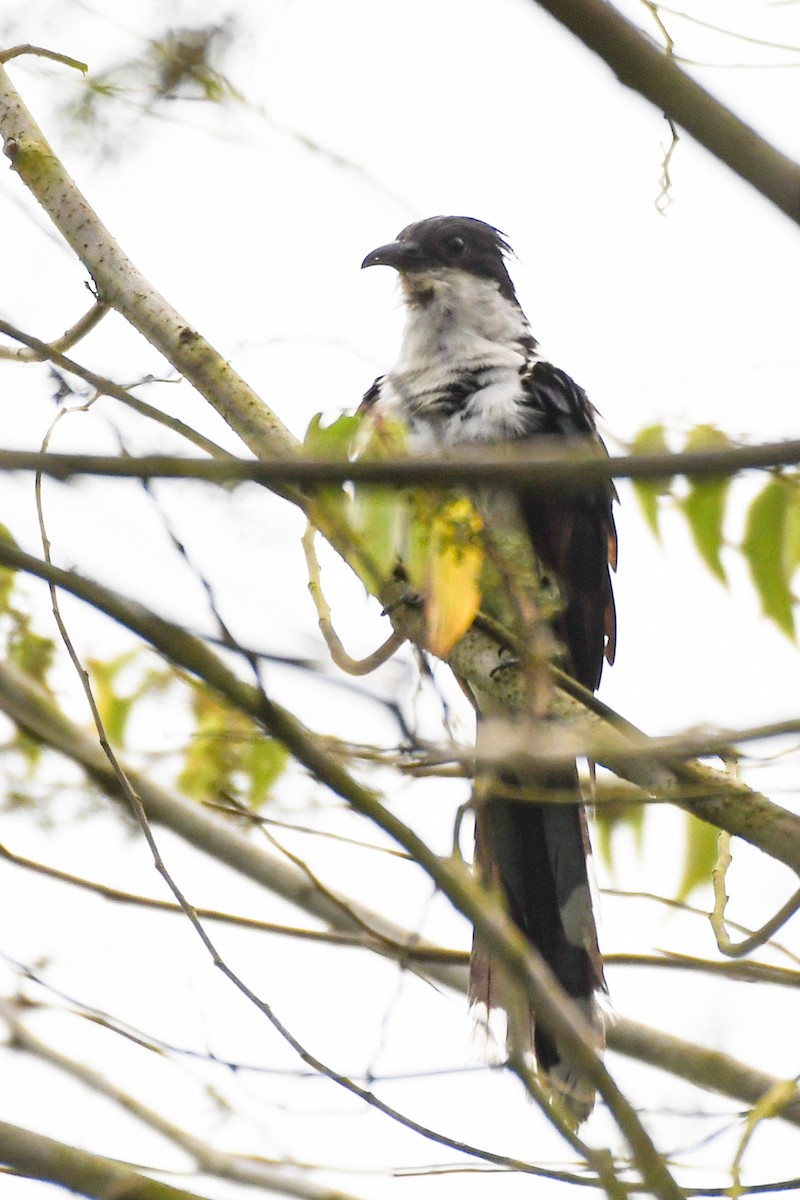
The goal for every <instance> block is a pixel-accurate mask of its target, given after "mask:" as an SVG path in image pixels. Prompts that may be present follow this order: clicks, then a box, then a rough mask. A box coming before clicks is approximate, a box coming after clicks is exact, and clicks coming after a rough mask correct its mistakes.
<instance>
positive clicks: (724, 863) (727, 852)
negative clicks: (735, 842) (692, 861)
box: [708, 830, 800, 958]
mask: <svg viewBox="0 0 800 1200" xmlns="http://www.w3.org/2000/svg"><path fill="white" fill-rule="evenodd" d="M732 861H733V859H732V856H731V836H730V834H729V833H726V832H725V831H724V830H723V831H722V832H721V833H720V835H719V838H718V839H717V862H716V866H715V867H714V870H713V871H712V881H713V885H714V909H713V912H710V913H709V914H708V917H709V920H710V922H711V928H712V929H713V930H714V937H715V939H716V942H717V947H718V948H719V951H720V953H721V954H725V955H727V957H728V958H743V957H744V956H745V955H746V954H749V953H750V952H751V950H755V949H756V948H757V947H758V946H763V944H764V942H768V941H769V940H770V938H771V937H772V936H773V934H776V933H777V932H778V930H779V929H780V928H781V927H782V926H783V925H785V924H786V922H787V921H788V920H789V919H790V918H791V917H793V916H794V914H795V913H796V912H797V911H798V909H800V889H798V891H796V892H795V894H794V895H793V896H792V897H791V899H789V900H787V901H786V903H785V904H784V905H783V906H782V907H781V908H780V909H779V910H778V911H777V912H776V913H775V915H774V916H773V917H770V919H769V920H768V921H766V922H765V923H764V924H763V925H762V926H761V928H760V929H757V930H756V931H755V933H751V934H750V936H749V937H746V938H744V939H743V941H741V942H733V941H731V938H730V935H729V933H728V931H727V929H726V928H725V908H726V906H727V903H728V896H727V893H726V891H725V878H726V876H727V873H728V868H729V867H730V865H731V862H732Z"/></svg>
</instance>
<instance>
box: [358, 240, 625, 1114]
mask: <svg viewBox="0 0 800 1200" xmlns="http://www.w3.org/2000/svg"><path fill="white" fill-rule="evenodd" d="M510 252H511V251H510V247H509V245H508V243H507V242H506V240H505V238H504V236H503V235H502V234H501V233H500V232H499V231H498V230H497V229H495V228H493V227H492V226H491V225H487V224H485V223H484V222H483V221H479V220H476V219H474V218H472V217H431V218H430V219H428V220H425V221H418V222H416V223H415V224H413V225H409V226H408V227H407V228H406V229H404V230H403V231H402V232H401V233H400V234H399V235H398V237H397V240H396V241H393V242H390V243H389V244H388V245H385V246H380V247H378V249H377V250H373V251H371V253H370V254H368V255H367V257H366V258H365V259H364V261H363V263H362V266H363V267H372V266H381V265H383V266H389V267H393V268H394V269H395V270H396V271H397V272H398V274H399V279H400V286H401V290H402V297H403V300H404V303H405V308H406V325H405V331H404V334H403V340H402V344H401V347H400V354H399V357H398V359H397V362H396V363H395V365H394V367H393V368H392V369H391V370H390V371H389V372H387V374H385V375H382V376H380V377H379V378H378V379H377V380H376V381H375V383H374V384H373V385H372V387H371V388H370V390H369V391H368V392H367V394H366V396H365V397H364V401H363V403H362V406H361V408H362V411H363V412H365V413H366V414H368V419H369V417H372V418H378V419H383V418H394V419H400V420H401V421H403V422H404V423H405V424H406V426H407V427H408V429H409V431H410V432H409V436H410V443H411V447H412V449H414V450H415V451H419V452H422V451H425V450H434V451H435V450H436V449H437V448H440V449H441V448H450V447H453V446H456V445H458V444H461V443H473V444H474V443H493V442H494V443H497V442H507V441H519V440H533V439H536V438H542V437H547V438H554V437H555V438H572V439H575V438H580V439H583V440H584V441H585V440H586V439H587V438H588V439H591V440H592V441H594V442H596V443H597V444H598V445H599V446H600V447H602V441H601V440H600V437H599V435H598V433H597V429H596V425H595V410H594V408H593V407H592V405H591V404H590V402H589V400H588V399H587V397H586V394H585V392H584V391H583V390H582V389H581V388H580V387H578V385H577V384H576V383H574V382H573V380H572V379H570V377H569V376H568V375H566V374H565V373H564V372H563V371H561V370H559V369H558V368H557V367H554V366H553V365H552V364H551V363H549V362H546V361H545V360H544V359H543V358H542V357H541V356H540V354H539V352H538V345H537V342H536V340H535V338H534V337H533V335H532V333H531V329H530V326H529V324H528V321H527V319H526V317H525V314H524V313H523V311H522V309H521V307H520V305H519V302H518V300H517V297H516V293H515V290H514V285H513V283H512V281H511V278H510V276H509V273H508V270H507V267H506V257H507V256H508V255H509V254H510ZM603 449H604V448H603ZM613 499H614V490H613V485H611V484H610V483H609V484H608V485H600V486H595V487H592V488H587V489H585V490H581V491H575V492H572V493H562V494H559V495H556V494H554V493H552V492H550V493H542V492H540V491H537V490H536V489H535V488H533V487H531V488H530V489H528V490H522V491H520V492H518V493H517V496H516V500H517V504H518V507H519V511H520V513H521V516H522V518H523V520H524V523H525V526H526V528H527V531H528V534H529V536H530V539H531V542H532V545H533V549H534V552H535V554H536V556H537V558H538V560H539V561H540V563H541V564H542V565H543V567H544V569H545V570H546V571H547V572H550V573H552V574H553V575H554V576H555V578H556V580H557V582H558V586H559V591H560V595H561V602H562V608H561V612H560V615H559V616H558V617H557V619H556V620H555V622H554V633H555V635H556V637H557V639H558V640H559V641H560V643H561V645H562V649H563V654H564V659H563V661H564V662H565V664H566V668H567V670H568V671H569V672H570V674H571V675H572V676H573V677H574V678H575V679H577V680H578V681H579V682H580V683H582V684H583V685H584V686H585V687H587V688H589V689H591V690H592V691H594V690H595V689H596V688H597V686H598V684H599V682H600V676H601V673H602V668H603V661H604V659H605V660H607V661H608V662H609V663H610V662H613V659H614V648H615V638H616V619H615V611H614V599H613V593H612V588H611V577H610V572H609V568H615V567H616V531H615V527H614V520H613V516H612V511H611V506H612V501H613ZM482 515H483V517H484V520H486V521H487V522H488V521H490V520H491V512H490V511H489V512H488V513H487V512H483V513H482ZM479 716H480V714H479ZM537 783H538V784H540V785H541V786H542V787H543V788H545V787H546V788H551V789H553V788H557V789H558V790H559V791H563V790H564V789H569V790H570V791H572V792H574V794H575V795H576V803H575V804H554V803H535V802H533V803H531V802H528V801H520V800H516V801H515V800H511V799H504V798H502V796H500V797H494V796H493V798H492V800H491V802H490V803H488V804H487V805H483V806H481V808H480V811H479V812H478V813H477V814H476V847H475V862H476V867H477V869H478V871H479V872H480V874H481V876H482V878H484V879H485V880H487V881H492V882H494V883H496V884H499V886H500V888H501V891H502V894H503V895H504V897H505V901H506V904H507V907H508V911H509V914H510V915H511V917H512V919H513V920H514V922H515V923H516V924H517V926H518V927H519V928H520V929H521V930H522V931H523V933H524V934H525V936H526V937H527V938H528V939H529V940H530V942H531V943H532V944H533V945H534V946H535V947H536V948H537V950H538V951H539V953H540V954H541V955H542V956H543V957H544V959H545V961H546V962H547V963H548V965H549V967H550V969H551V970H552V972H553V973H554V975H555V977H556V979H557V980H558V982H559V983H560V984H561V986H562V988H563V989H564V991H565V992H566V993H567V994H568V995H569V996H570V997H571V998H572V999H573V1000H574V1001H575V1002H576V1003H577V1004H578V1005H579V1007H580V1008H581V1009H582V1011H583V1014H584V1016H585V1017H586V1018H587V1019H588V1020H589V1022H590V1024H591V1026H592V1028H593V1029H594V1030H595V1033H596V1040H597V1043H598V1045H599V1046H601V1045H602V1043H603V1022H602V1014H601V1011H600V1009H599V1007H598V1005H597V996H598V993H599V992H601V991H603V990H604V988H605V982H604V976H603V966H602V959H601V956H600V952H599V949H598V944H597V933H596V928H595V922H594V915H593V911H592V900H591V893H590V888H589V878H588V866H587V855H588V853H589V841H588V834H587V824H586V814H585V811H584V808H583V805H582V802H581V801H580V792H579V790H578V778H577V770H576V768H575V767H574V766H573V767H570V768H568V769H567V770H566V771H564V770H561V771H560V772H559V773H557V774H553V773H551V774H550V775H548V776H547V778H540V777H538V778H537ZM494 974H495V975H496V972H495V973H494ZM499 990H500V989H499V987H498V982H497V980H496V979H495V978H493V968H492V963H491V959H490V957H489V956H488V955H487V954H486V953H484V951H483V949H482V948H481V947H480V946H479V945H475V946H473V956H472V971H471V981H470V1000H471V1002H472V1003H473V1004H476V1005H481V1006H485V1012H486V1014H487V1015H488V1014H489V1013H490V1012H491V1010H492V1008H493V1007H496V1006H499V1007H502V996H501V995H498V992H499ZM531 1018H532V1021H533V1027H534V1033H533V1046H534V1049H535V1054H536V1058H537V1062H538V1066H539V1068H540V1070H542V1071H543V1072H545V1073H546V1074H547V1076H548V1077H549V1079H550V1081H551V1085H552V1086H553V1087H554V1088H555V1089H557V1090H558V1091H559V1092H560V1093H561V1095H562V1097H563V1099H564V1100H565V1102H566V1103H567V1104H568V1106H570V1107H571V1108H572V1111H573V1112H574V1114H575V1115H576V1117H577V1118H578V1119H579V1120H580V1119H583V1118H584V1117H585V1116H587V1115H588V1113H589V1112H590V1111H591V1108H592V1105H593V1101H594V1096H593V1091H592V1089H591V1087H590V1085H589V1084H588V1082H587V1081H586V1080H584V1079H582V1078H581V1077H580V1076H579V1074H578V1073H577V1072H576V1071H574V1070H573V1069H572V1068H571V1067H570V1064H569V1061H568V1056H567V1055H566V1054H565V1053H563V1052H562V1050H561V1048H560V1047H559V1045H558V1044H557V1043H556V1042H554V1041H553V1040H552V1039H551V1038H550V1037H549V1036H547V1034H545V1033H544V1031H542V1030H540V1029H538V1028H537V1027H536V1025H535V1013H532V1014H531Z"/></svg>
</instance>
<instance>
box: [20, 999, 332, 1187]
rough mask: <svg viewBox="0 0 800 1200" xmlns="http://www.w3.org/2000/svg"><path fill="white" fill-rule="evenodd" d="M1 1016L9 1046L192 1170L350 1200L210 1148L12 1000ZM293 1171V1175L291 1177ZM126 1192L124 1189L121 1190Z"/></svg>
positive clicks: (280, 1169)
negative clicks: (176, 1149) (91, 1096)
mask: <svg viewBox="0 0 800 1200" xmlns="http://www.w3.org/2000/svg"><path fill="white" fill-rule="evenodd" d="M0 1017H2V1019H3V1020H4V1021H5V1023H6V1025H7V1026H8V1028H9V1032H10V1035H11V1045H12V1047H13V1049H14V1050H22V1051H24V1052H25V1053H27V1054H30V1055H32V1056H33V1057H35V1058H38V1059H41V1060H42V1062H46V1063H49V1064H50V1065H51V1066H53V1067H56V1069H57V1070H59V1071H61V1072H63V1073H64V1074H66V1075H69V1076H71V1077H72V1078H73V1079H77V1080H78V1081H79V1082H80V1083H82V1084H83V1085H84V1086H85V1087H87V1088H89V1089H90V1090H91V1091H92V1092H94V1093H95V1094H96V1095H100V1096H105V1097H106V1098H107V1099H109V1100H111V1101H113V1102H114V1104H116V1105H118V1107H120V1108H122V1109H124V1110H125V1112H128V1113H130V1114H131V1116H133V1117H136V1119H137V1120H139V1121H141V1122H142V1123H143V1124H144V1125H147V1126H149V1127H150V1128H151V1129H155V1130H156V1131H157V1132H158V1133H160V1134H161V1135H162V1136H163V1137H165V1138H167V1139H168V1140H169V1141H171V1142H172V1143H173V1144H174V1145H176V1146H180V1148H181V1149H182V1150H185V1151H186V1153H187V1154H189V1155H190V1156H191V1158H192V1159H193V1160H194V1164H195V1169H196V1170H197V1171H198V1172H200V1173H202V1174H208V1175H214V1176H216V1177H217V1178H218V1179H229V1180H232V1181H234V1182H236V1183H244V1184H247V1185H249V1186H251V1187H260V1188H266V1189H267V1190H268V1191H272V1192H280V1193H282V1194H283V1195H286V1196H296V1197H298V1198H299V1200H354V1198H353V1197H352V1196H349V1195H348V1194H347V1193H345V1192H338V1191H334V1190H333V1189H331V1188H330V1187H328V1186H326V1185H325V1184H318V1183H314V1181H313V1180H311V1179H308V1178H297V1177H296V1176H297V1172H296V1170H293V1168H292V1166H291V1164H288V1163H287V1164H286V1165H284V1166H281V1164H279V1163H271V1162H269V1161H268V1160H265V1159H263V1158H261V1157H259V1158H254V1157H252V1156H251V1155H248V1154H237V1153H233V1152H231V1153H227V1154H226V1153H224V1152H222V1151H219V1150H214V1149H213V1148H212V1147H211V1146H209V1144H208V1141H207V1140H206V1139H205V1138H199V1137H195V1136H194V1135H193V1134H191V1133H189V1131H188V1130H186V1129H183V1128H182V1127H181V1126H179V1125H176V1124H175V1123H174V1121H170V1120H168V1119H167V1118H166V1117H164V1116H162V1114H161V1113H159V1112H156V1110H155V1109H152V1108H150V1107H149V1105H146V1104H143V1103H142V1102H141V1101H140V1100H137V1099H136V1097H135V1096H132V1095H131V1094H130V1093H129V1092H126V1091H125V1090H124V1089H123V1088H120V1087H118V1086H117V1085H116V1084H115V1083H113V1082H112V1081H111V1080H110V1079H109V1078H108V1077H107V1076H105V1075H103V1074H102V1072H100V1071H95V1070H93V1069H92V1068H91V1067H88V1066H87V1065H86V1064H85V1063H82V1062H79V1061H78V1060H77V1059H74V1058H70V1057H69V1056H68V1055H66V1054H62V1053H61V1052H60V1051H59V1050H56V1049H55V1048H54V1047H53V1046H49V1045H48V1044H47V1043H46V1042H43V1041H42V1040H41V1039H40V1038H37V1037H36V1036H35V1035H34V1034H33V1033H31V1031H30V1030H29V1029H28V1027H27V1025H26V1024H25V1022H24V1021H22V1020H20V1018H19V1015H18V1014H17V1012H16V1011H15V1007H14V1005H13V1004H10V1003H9V1002H7V1001H2V1000H0ZM293 1176H294V1177H293ZM125 1195H126V1196H127V1195H128V1193H127V1192H126V1193H125Z"/></svg>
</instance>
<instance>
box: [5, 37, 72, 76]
mask: <svg viewBox="0 0 800 1200" xmlns="http://www.w3.org/2000/svg"><path fill="white" fill-rule="evenodd" d="M23 54H32V55H34V56H35V57H36V58H49V59H51V60H52V61H53V62H57V63H63V64H64V66H65V67H73V68H74V69H75V70H76V71H80V72H81V74H82V75H85V74H86V73H87V71H88V70H89V67H88V66H87V64H86V63H85V62H81V61H80V60H79V59H77V58H70V57H69V56H68V55H66V54H59V53H58V51H57V50H45V48H44V46H33V45H31V43H30V42H25V44H24V45H21V46H11V47H10V48H9V49H8V50H3V51H0V63H3V64H5V63H7V62H11V60H12V58H20V57H21V56H22V55H23Z"/></svg>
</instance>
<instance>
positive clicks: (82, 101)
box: [63, 16, 243, 154]
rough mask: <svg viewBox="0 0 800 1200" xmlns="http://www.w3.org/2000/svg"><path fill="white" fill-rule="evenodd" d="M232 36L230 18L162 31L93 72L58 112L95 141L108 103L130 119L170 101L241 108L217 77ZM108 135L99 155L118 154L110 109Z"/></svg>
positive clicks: (117, 136) (228, 84) (238, 96)
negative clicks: (121, 106) (124, 108)
mask: <svg viewBox="0 0 800 1200" xmlns="http://www.w3.org/2000/svg"><path fill="white" fill-rule="evenodd" d="M236 33H237V26H236V22H235V19H234V18H233V17H231V16H228V17H226V18H225V20H223V21H221V22H219V23H218V24H216V25H199V26H183V27H179V28H174V29H171V28H170V29H166V30H165V31H164V32H163V33H161V34H159V35H157V36H154V37H152V38H149V39H147V40H146V41H145V42H144V44H143V49H142V52H141V53H140V54H138V55H136V56H135V57H133V58H130V59H126V60H124V61H122V62H119V63H116V64H115V65H113V66H111V67H108V68H106V69H105V70H102V71H98V72H90V73H89V74H88V75H87V76H86V78H85V79H84V80H82V81H81V82H80V83H79V85H78V86H79V92H78V96H77V98H76V99H74V100H73V101H72V102H71V103H70V104H68V105H66V106H65V108H64V110H63V115H64V116H65V118H66V120H67V123H68V126H69V127H70V128H71V129H72V130H73V132H74V131H76V130H84V131H91V132H92V134H93V136H95V137H97V136H98V135H99V133H100V131H101V129H102V128H103V127H104V123H105V121H106V119H107V109H108V108H109V102H112V101H124V102H125V103H126V104H128V105H129V106H131V107H132V108H133V110H134V111H135V114H136V115H145V114H148V115H149V114H152V113H153V112H154V111H156V109H157V108H159V107H160V106H163V104H164V103H167V102H170V101H174V100H189V101H204V102H207V103H210V104H224V103H226V102H228V101H231V100H233V101H236V102H237V103H241V102H242V101H243V96H242V94H241V93H240V92H239V90H238V89H237V88H236V87H235V86H234V84H233V83H232V82H231V80H230V78H229V77H228V76H227V75H226V74H225V73H224V72H223V70H222V63H223V61H224V58H225V55H226V52H227V50H228V49H229V47H230V46H231V44H232V42H233V40H234V38H235V36H236ZM111 119H112V120H113V130H114V134H112V131H111V129H110V128H109V136H108V138H107V139H106V143H107V144H104V145H103V146H102V149H103V150H104V152H106V153H109V154H111V153H119V152H120V151H121V149H122V148H123V145H124V143H125V138H124V137H121V136H120V126H119V112H118V109H117V108H115V109H114V115H113V118H111Z"/></svg>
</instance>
